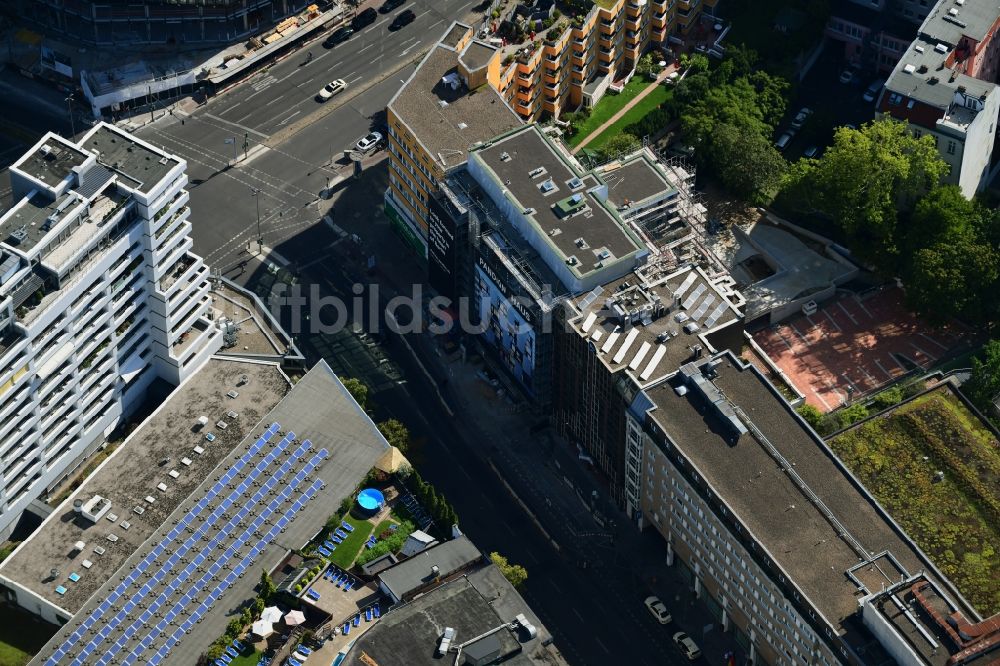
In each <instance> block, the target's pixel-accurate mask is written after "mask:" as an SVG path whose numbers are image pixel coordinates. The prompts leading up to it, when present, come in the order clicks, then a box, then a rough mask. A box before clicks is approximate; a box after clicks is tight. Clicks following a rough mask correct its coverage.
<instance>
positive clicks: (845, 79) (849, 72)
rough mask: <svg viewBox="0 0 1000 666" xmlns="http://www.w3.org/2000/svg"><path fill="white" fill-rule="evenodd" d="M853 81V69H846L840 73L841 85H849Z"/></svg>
mask: <svg viewBox="0 0 1000 666" xmlns="http://www.w3.org/2000/svg"><path fill="white" fill-rule="evenodd" d="M853 80H854V70H853V69H850V68H848V69H845V70H844V71H842V72H841V73H840V82H841V83H850V82H851V81H853Z"/></svg>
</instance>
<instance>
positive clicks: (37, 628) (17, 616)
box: [0, 606, 57, 666]
mask: <svg viewBox="0 0 1000 666" xmlns="http://www.w3.org/2000/svg"><path fill="white" fill-rule="evenodd" d="M56 631H57V627H56V626H55V625H52V624H48V623H46V622H42V621H40V620H38V618H36V617H35V616H33V615H30V614H28V613H25V612H24V611H22V610H20V609H16V608H11V607H10V606H0V664H2V665H3V666H24V664H27V663H28V662H29V661H31V658H32V657H33V656H35V654H36V653H37V652H38V651H39V650H41V649H42V646H43V645H45V644H46V643H47V642H48V640H49V639H50V638H52V636H53V635H54V634H55V633H56Z"/></svg>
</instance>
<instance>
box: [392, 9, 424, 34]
mask: <svg viewBox="0 0 1000 666" xmlns="http://www.w3.org/2000/svg"><path fill="white" fill-rule="evenodd" d="M415 18H417V15H416V14H414V13H413V10H412V9H406V10H403V11H401V12H399V13H398V14H396V18H394V19H392V23H390V24H389V30H399V29H400V28H402V27H403V26H404V25H410V24H411V23H413V19H415Z"/></svg>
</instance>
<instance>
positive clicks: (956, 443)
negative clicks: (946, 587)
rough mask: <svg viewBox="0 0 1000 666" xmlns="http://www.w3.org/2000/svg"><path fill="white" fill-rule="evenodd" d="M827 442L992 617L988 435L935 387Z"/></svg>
mask: <svg viewBox="0 0 1000 666" xmlns="http://www.w3.org/2000/svg"><path fill="white" fill-rule="evenodd" d="M830 445H831V446H832V447H833V450H834V451H835V452H836V453H837V455H838V456H840V458H841V459H842V460H843V461H844V462H845V463H846V464H847V466H848V467H849V468H850V469H851V470H852V471H853V472H854V474H855V475H857V476H858V478H859V479H860V480H861V482H862V483H864V484H865V485H866V486H867V487H868V489H869V490H870V491H871V492H872V494H873V495H874V496H875V497H876V499H878V501H879V502H880V503H881V504H882V506H884V507H885V509H886V510H887V511H888V512H889V513H890V514H891V515H892V517H893V518H894V519H895V520H896V521H897V522H898V523H899V524H900V525H901V526H902V527H903V529H904V530H906V532H907V534H909V535H910V537H911V538H913V540H914V541H915V542H916V543H917V545H918V546H920V548H921V549H922V550H923V551H924V552H925V553H927V555H928V556H929V557H930V558H931V560H932V561H933V562H934V563H935V564H936V565H937V566H938V568H940V569H941V571H942V572H943V573H944V574H945V575H946V576H948V578H950V579H951V581H952V582H953V583H955V585H956V586H957V587H958V589H959V591H960V592H961V593H962V595H963V596H965V598H966V599H968V600H969V601H970V602H971V603H972V604H973V606H975V607H976V609H977V610H978V611H979V612H980V613H982V614H983V615H992V614H994V613H997V612H1000V554H998V552H997V547H998V546H997V545H998V544H1000V448H998V442H997V439H996V437H995V436H994V435H993V432H992V431H991V430H989V429H988V428H987V427H986V426H984V425H983V423H982V422H981V421H979V420H978V419H977V418H976V417H975V416H974V415H973V414H972V412H970V411H969V410H968V409H967V408H966V406H965V405H964V404H963V403H962V402H961V401H960V400H959V399H958V398H957V397H956V396H955V395H954V394H952V393H951V392H950V390H949V389H947V388H946V387H942V388H940V389H938V390H936V391H933V392H931V393H927V394H925V395H923V396H920V397H918V398H916V399H915V400H913V401H911V402H908V403H906V404H904V405H903V406H901V407H900V408H899V409H898V410H895V411H894V412H892V413H890V414H888V415H886V416H885V417H882V418H877V419H874V420H871V421H868V422H866V423H864V424H862V425H860V426H858V427H857V428H854V429H852V430H849V431H847V432H845V433H844V434H842V435H839V436H837V437H835V438H834V439H833V440H831V442H830ZM938 472H942V473H943V474H938Z"/></svg>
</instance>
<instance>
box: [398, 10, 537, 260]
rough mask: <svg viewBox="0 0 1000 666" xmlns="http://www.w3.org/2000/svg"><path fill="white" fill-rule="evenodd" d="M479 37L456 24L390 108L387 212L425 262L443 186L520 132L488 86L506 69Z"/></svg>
mask: <svg viewBox="0 0 1000 666" xmlns="http://www.w3.org/2000/svg"><path fill="white" fill-rule="evenodd" d="M472 34H473V33H472V28H471V27H470V26H467V25H464V24H462V23H452V25H451V26H450V27H449V28H448V30H447V32H446V33H445V35H444V37H443V38H442V39H441V41H439V42H438V43H437V44H436V45H435V46H434V47H433V48H432V49H431V50H430V52H429V53H428V54H427V55H426V56H425V57H424V59H423V60H422V61H421V62H420V64H419V65H418V66H417V69H416V70H415V71H414V72H413V74H412V75H410V78H409V79H407V81H406V82H405V83H404V84H403V85H402V87H401V88H400V89H399V91H398V92H397V93H396V94H395V95H394V96H393V98H392V99H391V100H390V101H389V104H388V105H387V106H386V115H387V122H388V125H389V139H388V142H389V152H390V157H389V187H388V188H387V189H386V192H385V212H386V215H387V216H388V217H389V221H390V223H391V224H392V225H393V228H394V229H395V230H396V231H397V232H398V233H399V235H400V236H401V237H402V238H403V239H404V240H405V241H406V242H407V244H408V245H410V247H412V248H413V250H414V251H415V252H416V253H417V254H418V255H419V256H421V257H426V256H427V233H428V226H429V222H428V212H427V207H428V204H429V202H430V199H431V198H432V197H433V196H434V195H435V194H436V193H437V192H438V189H439V183H441V182H442V181H443V180H444V178H445V176H446V175H447V174H448V173H450V172H452V171H454V170H456V169H458V168H461V166H462V165H464V164H465V162H466V159H467V155H468V151H469V149H470V148H471V147H472V146H474V145H476V144H479V143H482V142H485V141H487V140H489V139H491V138H493V137H494V136H497V135H499V134H503V133H504V132H506V131H508V130H510V129H513V128H514V127H517V126H519V125H520V124H521V121H520V120H519V119H518V116H517V114H515V113H514V111H513V110H512V109H511V108H510V107H509V106H508V105H507V103H506V102H505V101H504V99H503V97H501V96H500V95H499V94H498V93H497V92H496V90H494V88H493V87H492V86H490V85H486V84H487V81H488V78H489V72H491V71H495V70H497V68H498V67H499V61H498V60H497V59H496V58H495V57H494V55H495V52H496V49H495V48H494V47H493V46H490V45H489V44H485V43H483V42H478V41H474V40H473V39H472Z"/></svg>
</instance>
